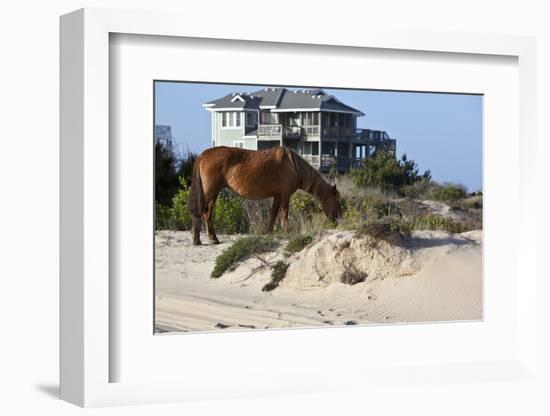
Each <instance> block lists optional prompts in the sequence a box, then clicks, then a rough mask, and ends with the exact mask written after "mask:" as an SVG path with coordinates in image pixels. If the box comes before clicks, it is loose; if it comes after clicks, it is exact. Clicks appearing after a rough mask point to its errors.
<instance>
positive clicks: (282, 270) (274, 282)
mask: <svg viewBox="0 0 550 416" xmlns="http://www.w3.org/2000/svg"><path fill="white" fill-rule="evenodd" d="M288 266H289V264H287V263H285V262H284V261H282V260H279V261H278V262H277V263H275V264H274V265H273V266H271V282H269V283H267V284H266V285H264V287H263V288H262V291H263V292H270V291H272V290H273V289H275V288H276V287H277V286H279V283H281V281H282V280H283V279H284V278H285V276H286V271H287V270H288Z"/></svg>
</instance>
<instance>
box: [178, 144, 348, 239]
mask: <svg viewBox="0 0 550 416" xmlns="http://www.w3.org/2000/svg"><path fill="white" fill-rule="evenodd" d="M224 186H227V187H228V188H230V189H232V190H233V191H234V192H236V193H237V194H239V195H240V196H241V197H243V198H246V199H264V198H273V206H272V208H271V218H270V220H269V226H268V228H267V231H268V233H271V232H272V231H273V225H274V223H275V219H276V217H277V214H278V212H279V209H280V210H281V214H282V215H281V224H282V226H283V230H284V231H285V232H288V203H289V200H290V196H291V195H292V194H293V193H294V192H295V191H296V190H297V189H302V190H304V191H306V192H308V193H310V194H311V195H313V196H314V197H315V198H316V199H317V201H319V203H320V204H321V208H322V209H323V212H324V213H325V215H326V216H327V217H328V218H330V219H331V220H332V221H334V222H336V220H337V219H338V218H339V217H340V212H341V211H340V194H339V193H338V190H337V189H336V186H335V185H330V184H329V183H327V182H326V181H325V180H324V179H323V177H322V176H321V174H319V172H317V171H316V170H315V169H313V168H312V167H311V166H310V165H309V164H308V163H307V162H306V161H305V160H304V159H302V158H301V157H300V156H298V155H297V154H296V153H295V152H294V151H292V150H290V149H288V148H286V147H275V148H272V149H268V150H261V151H253V150H244V149H239V148H234V147H223V146H222V147H213V148H211V149H208V150H205V151H204V152H203V153H202V154H201V155H200V156H199V157H198V158H197V160H195V164H194V165H193V180H192V183H191V192H190V194H189V208H190V211H191V214H192V215H193V226H192V227H193V244H195V245H198V244H201V241H200V229H201V219H202V221H204V223H205V225H206V230H207V232H208V236H209V237H210V240H212V242H214V243H215V244H218V243H219V241H218V238H217V237H216V232H215V231H214V227H213V226H212V211H213V208H214V204H215V203H216V198H217V196H218V193H219V192H220V190H221V189H222V188H223V187H224Z"/></svg>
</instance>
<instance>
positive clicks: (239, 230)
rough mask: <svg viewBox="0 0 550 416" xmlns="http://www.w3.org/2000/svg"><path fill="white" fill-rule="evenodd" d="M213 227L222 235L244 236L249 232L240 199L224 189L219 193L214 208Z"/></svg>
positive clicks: (244, 210)
mask: <svg viewBox="0 0 550 416" xmlns="http://www.w3.org/2000/svg"><path fill="white" fill-rule="evenodd" d="M212 222H213V225H214V229H215V230H216V231H217V232H220V233H223V234H244V233H247V232H248V230H249V223H248V217H247V215H246V209H245V206H244V203H243V200H242V198H241V197H239V196H238V195H237V194H235V193H234V192H231V191H228V190H226V189H224V190H222V192H220V194H219V196H218V199H217V201H216V205H215V206H214V214H213V220H212Z"/></svg>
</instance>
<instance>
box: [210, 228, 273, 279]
mask: <svg viewBox="0 0 550 416" xmlns="http://www.w3.org/2000/svg"><path fill="white" fill-rule="evenodd" d="M277 246H278V243H277V241H275V240H273V239H272V238H269V237H260V236H252V237H244V238H241V239H240V240H237V241H236V242H235V243H233V245H231V246H230V247H228V248H226V249H225V250H224V251H223V252H222V254H220V255H219V256H218V257H217V258H216V264H215V266H214V270H213V271H212V274H211V277H214V278H217V277H220V276H221V275H222V274H223V273H224V272H225V271H227V270H229V269H231V268H233V267H234V266H235V265H236V264H237V263H238V262H240V261H242V260H244V259H246V258H248V257H250V256H252V255H255V254H262V253H266V252H268V251H271V250H274V249H275V248H276V247H277Z"/></svg>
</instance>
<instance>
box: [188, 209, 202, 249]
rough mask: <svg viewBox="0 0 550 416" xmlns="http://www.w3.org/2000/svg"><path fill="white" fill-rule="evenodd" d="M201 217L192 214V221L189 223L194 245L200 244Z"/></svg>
mask: <svg viewBox="0 0 550 416" xmlns="http://www.w3.org/2000/svg"><path fill="white" fill-rule="evenodd" d="M201 225H202V224H201V217H195V216H193V222H192V225H191V229H192V230H193V245H194V246H200V245H201Z"/></svg>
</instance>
